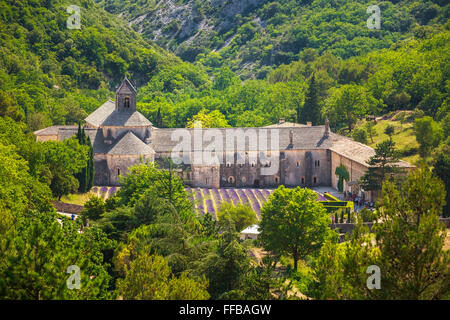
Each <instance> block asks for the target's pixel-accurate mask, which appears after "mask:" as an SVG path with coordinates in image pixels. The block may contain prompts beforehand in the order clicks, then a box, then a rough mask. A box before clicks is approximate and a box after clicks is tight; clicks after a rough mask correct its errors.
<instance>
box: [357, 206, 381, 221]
mask: <svg viewBox="0 0 450 320" xmlns="http://www.w3.org/2000/svg"><path fill="white" fill-rule="evenodd" d="M359 216H360V217H361V219H362V221H363V222H374V221H375V220H376V219H377V214H376V212H375V211H372V210H369V209H367V208H363V209H361V211H359Z"/></svg>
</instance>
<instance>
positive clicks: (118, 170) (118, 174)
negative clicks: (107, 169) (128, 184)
mask: <svg viewBox="0 0 450 320" xmlns="http://www.w3.org/2000/svg"><path fill="white" fill-rule="evenodd" d="M117 176H120V169H119V168H118V169H117Z"/></svg>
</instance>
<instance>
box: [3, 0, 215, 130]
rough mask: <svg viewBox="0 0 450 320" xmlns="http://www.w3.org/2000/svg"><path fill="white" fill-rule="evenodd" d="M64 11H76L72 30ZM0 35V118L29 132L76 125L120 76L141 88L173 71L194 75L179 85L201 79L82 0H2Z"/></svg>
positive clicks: (201, 74)
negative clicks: (77, 25) (78, 25)
mask: <svg viewBox="0 0 450 320" xmlns="http://www.w3.org/2000/svg"><path fill="white" fill-rule="evenodd" d="M70 5H78V6H79V7H80V8H81V13H80V14H81V29H80V30H77V29H69V28H68V27H67V19H68V18H69V16H70V14H68V13H67V12H66V10H67V8H68V7H69V6H70ZM0 30H1V31H0V114H1V115H9V116H11V117H14V118H15V119H17V120H25V121H26V122H27V123H28V125H29V127H30V129H32V130H36V129H39V128H42V127H45V126H48V125H51V124H70V123H76V122H78V121H80V120H82V119H83V118H84V117H85V116H86V114H87V113H89V112H92V111H93V109H94V108H96V107H98V105H99V104H100V103H101V102H103V101H104V100H105V99H106V98H107V97H108V96H110V95H111V91H110V90H114V88H115V86H116V85H117V84H118V82H119V81H120V80H121V79H122V78H123V77H124V76H125V75H129V76H131V78H132V79H133V81H135V82H137V84H144V83H147V82H148V81H149V80H150V79H151V78H152V77H155V76H158V75H160V74H161V73H165V72H166V71H165V70H167V69H170V68H178V70H185V69H189V70H190V72H191V73H193V74H194V75H195V76H191V79H192V80H193V81H192V82H190V81H189V79H188V77H185V78H186V79H185V83H184V85H185V86H193V87H195V86H196V85H200V84H203V83H205V82H207V81H209V79H208V77H207V75H206V73H204V72H203V71H202V70H200V69H199V68H194V67H192V66H185V65H186V64H185V63H183V62H182V61H181V60H180V59H179V58H178V57H176V56H175V55H174V54H172V53H170V52H167V51H164V50H162V49H161V48H159V47H158V46H156V45H153V44H152V43H150V42H149V41H147V40H145V39H143V38H142V37H141V36H140V35H139V34H138V33H136V32H135V31H133V30H132V29H131V28H129V27H128V26H127V25H126V23H124V22H123V21H122V20H120V19H119V18H117V17H115V16H114V15H111V14H109V13H107V12H106V11H104V10H103V9H102V8H100V7H99V6H97V5H96V4H95V3H94V2H93V1H89V0H81V1H73V0H70V1H69V0H22V1H13V0H6V1H5V0H2V1H0ZM192 69H193V71H192ZM163 70H164V71H163ZM180 72H181V71H180ZM181 73H182V72H181ZM182 74H183V73H182ZM194 78H195V79H194ZM171 80H172V79H171V78H168V79H166V80H165V81H168V82H170V81H171Z"/></svg>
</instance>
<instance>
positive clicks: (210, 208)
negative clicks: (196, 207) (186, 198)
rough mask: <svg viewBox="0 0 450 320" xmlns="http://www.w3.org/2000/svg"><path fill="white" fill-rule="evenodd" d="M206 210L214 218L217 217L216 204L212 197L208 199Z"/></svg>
mask: <svg viewBox="0 0 450 320" xmlns="http://www.w3.org/2000/svg"><path fill="white" fill-rule="evenodd" d="M206 210H207V212H208V213H209V214H211V215H212V216H213V218H214V219H216V210H215V209H214V204H213V202H212V200H211V199H208V200H206Z"/></svg>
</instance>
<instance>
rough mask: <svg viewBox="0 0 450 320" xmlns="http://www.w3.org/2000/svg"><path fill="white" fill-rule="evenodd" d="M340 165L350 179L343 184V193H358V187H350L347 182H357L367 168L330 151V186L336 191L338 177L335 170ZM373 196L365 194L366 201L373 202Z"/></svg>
mask: <svg viewBox="0 0 450 320" xmlns="http://www.w3.org/2000/svg"><path fill="white" fill-rule="evenodd" d="M341 164H343V165H345V167H346V168H347V170H348V173H349V175H350V179H349V181H347V182H344V191H358V187H357V186H355V187H353V188H352V187H350V186H349V185H348V183H349V182H358V181H359V179H360V178H361V177H362V176H363V175H364V174H365V173H366V171H367V166H365V165H362V164H360V163H358V162H356V161H353V160H351V159H349V158H347V157H344V156H342V155H340V154H338V153H336V152H334V151H331V186H332V187H333V188H335V189H336V190H337V184H338V180H339V178H338V176H336V174H335V172H336V168H337V167H339V166H340V165H341ZM373 198H374V195H372V194H371V192H365V199H366V200H369V201H370V200H374V199H373Z"/></svg>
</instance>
